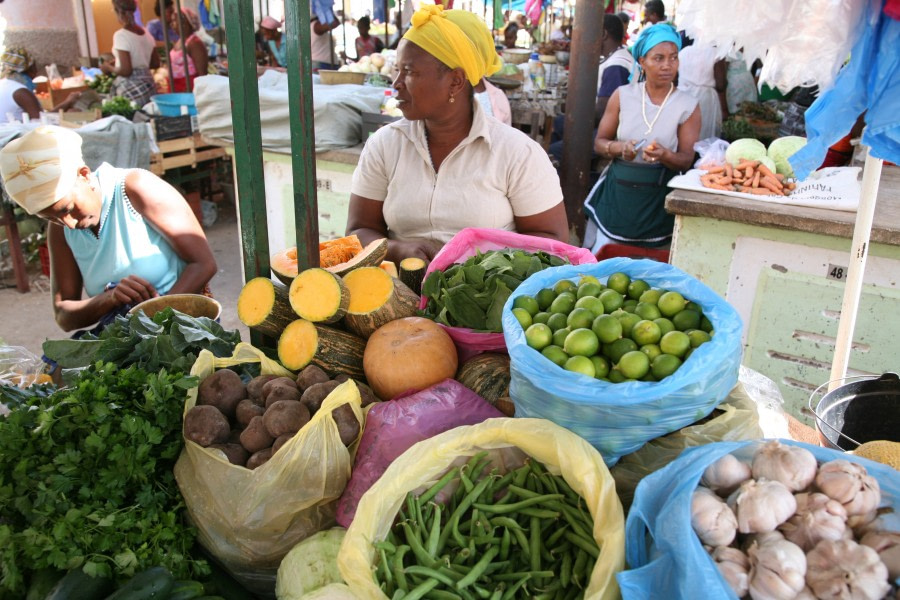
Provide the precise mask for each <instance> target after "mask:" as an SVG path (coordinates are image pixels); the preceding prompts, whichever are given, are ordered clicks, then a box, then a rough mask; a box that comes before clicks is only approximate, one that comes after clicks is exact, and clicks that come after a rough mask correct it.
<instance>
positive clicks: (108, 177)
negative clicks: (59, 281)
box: [64, 163, 185, 297]
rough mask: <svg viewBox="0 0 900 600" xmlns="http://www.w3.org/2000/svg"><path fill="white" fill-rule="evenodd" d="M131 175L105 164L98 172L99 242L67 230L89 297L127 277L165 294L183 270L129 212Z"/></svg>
mask: <svg viewBox="0 0 900 600" xmlns="http://www.w3.org/2000/svg"><path fill="white" fill-rule="evenodd" d="M127 173H128V169H117V168H115V167H113V166H111V165H109V164H107V163H103V164H102V165H100V168H98V169H97V170H96V171H94V176H95V177H96V178H97V181H98V182H99V184H100V192H101V194H102V196H103V208H102V209H101V212H100V230H99V235H98V236H95V235H94V233H93V232H92V231H91V230H90V229H68V228H66V229H65V230H64V233H65V237H66V243H68V244H69V248H71V249H72V254H74V255H75V262H77V263H78V268H79V270H80V271H81V277H82V280H83V281H84V289H85V291H86V292H87V293H88V296H91V297H93V296H96V295H97V294H99V293H100V292H102V291H103V288H104V287H105V286H106V284H107V283H111V282H112V283H115V282H118V281H119V280H120V279H122V278H124V277H127V276H128V275H137V276H138V277H143V278H144V279H146V280H147V281H149V282H150V283H152V284H153V286H154V287H155V288H156V291H158V292H159V293H160V294H166V293H168V291H169V290H170V289H171V288H172V286H173V285H175V282H176V281H177V280H178V277H179V276H180V275H181V271H182V270H184V265H185V263H184V261H183V260H181V258H179V257H178V255H177V254H176V253H175V250H174V249H173V248H172V246H170V245H169V242H167V241H166V239H165V238H164V237H163V236H162V235H161V234H160V233H159V232H158V231H156V229H154V228H153V227H151V226H150V224H149V223H147V222H146V221H145V220H144V218H143V217H142V216H141V215H140V214H138V212H137V211H136V210H135V209H134V207H133V206H131V202H130V201H129V200H128V196H127V194H126V193H125V175H126V174H127Z"/></svg>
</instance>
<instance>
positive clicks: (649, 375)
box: [641, 372, 659, 383]
mask: <svg viewBox="0 0 900 600" xmlns="http://www.w3.org/2000/svg"><path fill="white" fill-rule="evenodd" d="M641 381H645V382H647V383H656V382H657V381H659V380H658V379H657V378H656V377H654V376H653V373H652V372H649V373H647V374H646V375H644V376H643V377H641Z"/></svg>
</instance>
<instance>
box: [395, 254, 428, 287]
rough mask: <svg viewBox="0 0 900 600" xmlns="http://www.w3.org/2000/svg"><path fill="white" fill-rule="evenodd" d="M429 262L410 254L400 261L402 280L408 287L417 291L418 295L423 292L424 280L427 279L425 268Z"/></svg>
mask: <svg viewBox="0 0 900 600" xmlns="http://www.w3.org/2000/svg"><path fill="white" fill-rule="evenodd" d="M427 267H428V262H426V261H425V260H424V259H422V258H419V257H417V256H410V257H409V258H404V259H403V260H401V261H400V281H402V282H403V283H405V284H406V287H408V288H409V289H411V290H412V291H413V292H415V294H416V295H421V294H422V280H423V279H425V269H426V268H427Z"/></svg>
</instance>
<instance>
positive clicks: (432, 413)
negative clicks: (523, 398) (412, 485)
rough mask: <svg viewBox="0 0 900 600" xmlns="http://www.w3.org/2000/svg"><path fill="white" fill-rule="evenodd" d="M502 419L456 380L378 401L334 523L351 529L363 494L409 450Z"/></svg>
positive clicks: (369, 417) (372, 410)
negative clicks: (442, 435)
mask: <svg viewBox="0 0 900 600" xmlns="http://www.w3.org/2000/svg"><path fill="white" fill-rule="evenodd" d="M502 416H503V414H502V413H501V412H500V411H499V410H497V409H496V408H494V407H493V406H491V405H490V404H488V403H487V402H485V401H484V400H483V399H482V398H480V397H479V396H478V394H476V393H475V392H473V391H471V390H470V389H468V388H467V387H465V386H464V385H463V384H461V383H459V382H458V381H456V380H454V379H445V380H444V381H442V382H440V383H437V384H435V385H433V386H431V387H429V388H427V389H425V390H422V391H421V392H417V393H415V394H411V395H409V396H405V397H402V398H397V399H396V400H392V401H391V402H379V403H376V404H375V405H374V406H372V408H371V409H369V412H368V413H366V430H365V431H364V432H363V436H362V440H360V442H359V448H358V450H357V452H356V461H355V463H354V464H353V475H352V476H351V477H350V483H348V484H347V488H346V489H345V490H344V493H343V494H342V495H341V500H340V502H338V508H337V522H338V523H339V524H340V525H342V526H343V527H349V526H350V523H352V522H353V516H354V515H355V514H356V506H357V504H359V499H360V498H362V496H363V494H365V493H366V491H367V490H368V489H369V488H370V487H372V484H373V483H375V482H376V481H378V478H379V477H381V475H382V474H383V473H384V471H385V469H387V468H388V466H389V465H390V464H391V463H392V462H393V461H394V459H396V458H397V457H398V456H400V455H401V454H403V453H404V452H406V451H407V450H408V449H409V448H410V447H411V446H413V445H415V444H417V443H418V442H421V441H422V440H427V439H428V438H431V437H434V436H435V435H437V434H439V433H443V432H445V431H447V430H449V429H453V428H454V427H459V426H461V425H475V424H476V423H481V422H482V421H484V420H485V419H491V418H495V417H502Z"/></svg>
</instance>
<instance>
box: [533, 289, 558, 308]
mask: <svg viewBox="0 0 900 600" xmlns="http://www.w3.org/2000/svg"><path fill="white" fill-rule="evenodd" d="M534 297H535V299H536V300H537V303H538V306H539V307H540V309H541V310H547V309H548V308H550V304H552V303H553V300H555V299H556V292H554V291H553V290H551V289H550V288H544V289H542V290H541V291H539V292H538V293H537V294H536V295H535V296H534Z"/></svg>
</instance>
